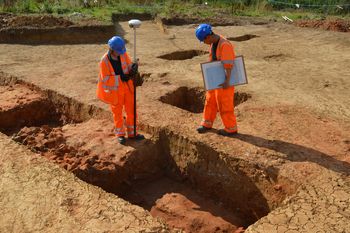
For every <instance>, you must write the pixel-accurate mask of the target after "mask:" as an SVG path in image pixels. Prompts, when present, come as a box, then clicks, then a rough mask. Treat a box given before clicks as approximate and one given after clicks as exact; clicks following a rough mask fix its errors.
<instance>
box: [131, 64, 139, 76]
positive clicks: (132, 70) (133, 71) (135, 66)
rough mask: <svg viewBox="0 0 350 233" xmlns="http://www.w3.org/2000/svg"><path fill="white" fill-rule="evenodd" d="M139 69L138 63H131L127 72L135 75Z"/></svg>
mask: <svg viewBox="0 0 350 233" xmlns="http://www.w3.org/2000/svg"><path fill="white" fill-rule="evenodd" d="M138 70H139V65H138V64H137V63H132V65H131V70H130V72H129V74H130V76H135V75H136V74H137V72H138Z"/></svg>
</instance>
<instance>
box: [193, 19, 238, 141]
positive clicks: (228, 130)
mask: <svg viewBox="0 0 350 233" xmlns="http://www.w3.org/2000/svg"><path fill="white" fill-rule="evenodd" d="M195 33H196V37H197V39H198V40H199V41H200V42H204V43H205V44H208V45H210V49H209V59H210V61H221V62H222V64H223V66H224V69H225V81H224V82H223V83H222V84H220V85H219V86H220V88H218V89H215V90H208V91H207V93H206V97H205V105H204V111H203V121H202V122H201V126H200V127H199V128H197V131H198V133H205V132H207V131H209V130H210V129H211V128H212V126H213V123H214V120H215V118H216V113H217V112H218V111H219V112H220V116H221V120H222V122H223V124H224V126H225V128H224V129H220V130H219V131H218V133H219V134H220V135H223V136H232V135H235V134H237V133H238V129H237V121H236V116H235V114H234V106H233V103H234V86H230V77H231V71H232V68H233V64H234V59H235V53H234V49H233V45H232V44H231V43H230V41H228V40H227V39H226V38H224V37H223V36H221V35H218V34H215V33H214V32H213V31H212V28H211V26H210V25H209V24H200V25H199V26H198V27H197V28H196V32H195Z"/></svg>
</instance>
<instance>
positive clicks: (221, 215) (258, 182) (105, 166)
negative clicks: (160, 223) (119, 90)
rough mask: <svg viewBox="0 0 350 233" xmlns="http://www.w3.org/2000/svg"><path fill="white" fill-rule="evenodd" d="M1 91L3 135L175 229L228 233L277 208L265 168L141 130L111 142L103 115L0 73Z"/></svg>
mask: <svg viewBox="0 0 350 233" xmlns="http://www.w3.org/2000/svg"><path fill="white" fill-rule="evenodd" d="M0 88H2V89H0V90H2V92H3V93H0V94H5V95H7V97H8V98H9V99H10V100H11V101H12V103H13V107H12V108H11V107H9V106H10V105H11V104H8V106H7V108H6V107H4V106H0V107H1V109H0V130H1V132H3V133H5V134H7V135H8V136H10V137H12V139H13V140H15V141H17V142H19V143H21V144H24V145H26V146H27V147H28V148H30V149H31V150H33V151H34V152H36V153H38V154H41V155H42V156H45V157H47V158H48V159H49V160H51V161H53V162H55V163H57V164H59V165H60V166H62V167H63V168H65V169H67V170H69V171H71V172H72V173H74V174H75V175H76V176H77V177H79V178H80V179H82V180H84V181H86V182H88V183H90V184H93V185H97V186H99V187H101V188H103V189H104V190H106V191H107V192H111V193H114V194H116V195H118V196H120V197H122V198H124V199H125V200H127V201H129V202H131V203H133V204H137V205H139V206H141V207H143V208H145V209H147V210H149V211H150V212H151V214H152V215H153V216H155V217H160V218H161V219H163V220H164V221H165V222H166V223H167V224H168V225H169V226H171V227H173V228H174V229H184V230H185V231H186V232H233V231H235V230H239V227H244V228H246V227H247V226H249V225H251V224H253V223H254V222H255V221H257V220H258V219H260V218H261V217H263V216H265V215H267V214H268V213H269V212H270V211H271V208H273V207H275V206H272V205H271V203H272V201H271V200H268V199H267V198H268V197H266V195H264V194H265V193H266V192H268V191H266V190H270V189H271V190H273V186H274V183H273V182H271V179H270V178H269V177H266V175H264V174H266V173H268V172H267V171H266V169H264V168H260V167H256V166H255V165H254V164H252V163H250V162H247V161H243V160H241V159H238V158H233V157H230V156H228V155H225V154H222V153H218V152H217V151H215V150H214V149H213V148H211V147H210V146H208V145H206V144H204V143H201V142H193V141H191V140H190V139H188V138H185V137H183V136H181V135H178V134H175V133H174V132H172V131H169V130H168V129H167V128H152V127H150V126H147V125H143V127H142V130H143V131H145V132H146V133H148V134H150V135H151V136H148V138H149V139H147V140H145V141H143V142H135V143H130V144H128V147H122V146H120V145H117V142H116V140H115V138H114V137H113V133H112V131H113V130H112V128H113V126H111V124H112V120H111V116H110V113H109V112H106V111H104V110H102V109H99V108H97V107H94V106H88V105H84V104H82V103H79V102H77V101H76V100H74V99H71V98H67V97H65V96H62V95H60V94H58V93H56V92H54V91H52V90H40V89H39V88H37V87H35V86H33V85H31V84H26V83H23V82H21V81H19V80H17V79H16V78H14V77H10V76H8V75H5V74H2V75H0ZM16 88H17V89H18V88H24V89H26V88H27V89H28V90H29V93H26V98H24V97H23V96H22V97H21V92H23V91H19V92H18V93H17V94H18V96H17V97H19V100H18V101H17V100H16V101H17V102H16V101H13V99H15V98H17V97H14V96H11V94H10V92H11V91H14V93H16V92H15V90H16ZM38 93H39V94H38ZM22 95H23V93H22ZM32 95H33V96H34V97H33V99H31V100H28V98H27V97H29V96H32ZM35 95H37V96H35ZM21 98H22V99H21ZM2 101H3V102H4V98H2ZM11 101H10V102H11ZM26 101H27V102H26ZM11 119H12V120H11ZM101 125H103V127H101ZM81 132H83V133H81ZM130 148H131V149H130ZM269 173H270V174H269V175H270V176H276V174H273V173H272V172H271V171H269ZM262 189H266V190H262ZM281 195H282V196H283V194H281Z"/></svg>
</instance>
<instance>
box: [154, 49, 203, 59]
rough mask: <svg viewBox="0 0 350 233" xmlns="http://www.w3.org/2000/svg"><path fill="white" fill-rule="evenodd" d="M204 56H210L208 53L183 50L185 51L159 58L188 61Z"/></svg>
mask: <svg viewBox="0 0 350 233" xmlns="http://www.w3.org/2000/svg"><path fill="white" fill-rule="evenodd" d="M204 54H208V52H207V51H202V50H195V49H192V50H183V51H176V52H172V53H167V54H164V55H161V56H158V57H157V58H161V59H165V60H187V59H192V58H194V57H196V56H202V55H204Z"/></svg>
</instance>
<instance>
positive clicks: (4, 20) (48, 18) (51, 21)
mask: <svg viewBox="0 0 350 233" xmlns="http://www.w3.org/2000/svg"><path fill="white" fill-rule="evenodd" d="M73 24H74V23H73V22H71V21H69V20H67V19H64V18H62V17H58V18H57V17H54V16H52V15H43V16H27V15H23V16H15V15H11V14H1V15H0V28H22V27H34V28H49V27H68V26H71V25H73Z"/></svg>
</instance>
